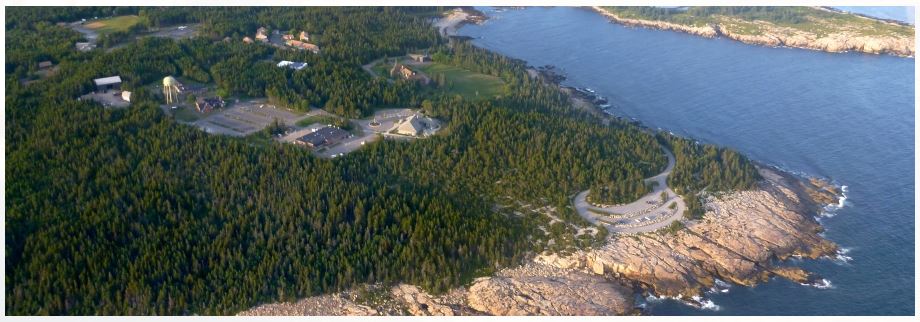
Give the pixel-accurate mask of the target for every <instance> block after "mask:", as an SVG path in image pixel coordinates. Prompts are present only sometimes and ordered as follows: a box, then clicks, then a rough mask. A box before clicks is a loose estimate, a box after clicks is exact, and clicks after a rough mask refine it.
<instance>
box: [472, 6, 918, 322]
mask: <svg viewBox="0 0 920 322" xmlns="http://www.w3.org/2000/svg"><path fill="white" fill-rule="evenodd" d="M482 9H483V11H484V12H485V13H486V14H487V15H488V16H490V19H489V20H488V21H487V22H486V23H485V24H483V25H468V26H465V27H463V28H462V29H460V34H462V35H466V36H471V37H473V38H475V39H474V40H473V42H474V43H475V44H477V45H478V46H481V47H484V48H488V49H491V50H494V51H497V52H500V53H502V54H505V55H508V56H511V57H515V58H520V59H523V60H526V61H528V63H529V64H531V65H533V66H542V65H547V64H550V65H555V66H556V67H557V68H558V69H560V70H561V71H562V72H564V73H565V74H566V76H567V77H568V79H567V80H566V81H565V83H566V84H567V85H573V86H581V87H590V88H593V89H595V90H597V92H598V93H599V94H601V95H603V96H606V97H608V98H609V99H610V100H611V102H612V104H613V107H612V108H611V113H613V114H616V115H621V116H625V117H634V118H636V119H638V120H640V121H641V122H643V123H644V124H646V125H647V126H649V127H652V128H662V129H667V130H670V131H673V132H675V133H677V134H680V135H685V136H690V137H693V138H696V139H699V140H701V141H703V142H707V143H715V144H719V145H724V146H729V147H732V148H734V149H737V150H740V151H742V152H743V153H745V154H747V155H748V156H750V157H751V158H753V159H755V160H758V161H761V162H765V163H769V164H774V165H778V166H781V167H783V168H785V169H788V170H791V171H795V172H799V173H802V174H807V175H810V176H817V177H823V178H827V179H830V180H832V181H833V182H835V183H837V184H839V185H845V186H847V196H848V198H847V200H846V202H845V203H844V206H843V207H842V208H840V209H831V211H830V212H829V214H827V215H826V216H823V217H821V219H820V220H821V222H822V223H823V224H824V226H825V228H826V229H827V231H826V233H825V235H826V237H827V238H829V239H830V240H832V241H834V242H836V243H838V244H839V245H840V246H841V247H843V248H844V249H845V252H846V254H842V255H841V256H840V258H839V259H822V260H817V261H810V260H804V261H801V262H800V263H797V264H799V265H801V266H802V267H804V268H805V269H807V270H809V271H812V272H815V273H818V274H819V275H821V276H822V277H823V278H824V279H825V280H826V283H824V284H822V285H818V286H804V285H799V284H797V283H792V282H789V281H786V280H782V279H774V280H772V281H770V282H768V283H764V284H761V285H759V286H757V287H753V288H746V287H740V286H729V287H727V288H726V287H722V288H721V289H720V290H716V291H714V292H712V293H709V294H707V295H706V297H705V298H704V299H702V300H704V301H707V303H709V304H711V305H707V307H706V308H704V309H699V308H694V307H690V306H688V305H685V304H682V303H679V302H677V301H673V300H658V299H650V300H649V301H648V303H647V305H648V309H647V312H648V313H649V314H652V315H706V314H713V315H913V314H914V279H915V276H914V247H915V241H914V220H915V215H914V189H915V187H914V95H915V93H914V82H915V80H914V59H910V58H899V57H891V56H877V55H865V54H831V53H823V52H816V51H809V50H801V49H791V48H769V47H760V46H752V45H746V44H742V43H739V42H735V41H731V40H726V39H705V38H700V37H696V36H691V35H687V34H682V33H676V32H667V31H658V30H649V29H642V28H630V27H624V26H620V25H617V24H612V23H609V22H608V21H607V20H606V19H605V18H603V17H601V16H600V15H598V14H596V13H594V12H592V11H589V10H586V9H579V8H567V7H555V8H528V9H523V10H504V9H502V10H499V11H495V10H493V9H491V8H482Z"/></svg>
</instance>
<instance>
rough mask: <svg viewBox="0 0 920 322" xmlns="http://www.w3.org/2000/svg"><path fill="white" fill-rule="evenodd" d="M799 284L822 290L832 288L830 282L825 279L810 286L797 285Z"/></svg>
mask: <svg viewBox="0 0 920 322" xmlns="http://www.w3.org/2000/svg"><path fill="white" fill-rule="evenodd" d="M799 284H801V285H803V286H811V287H814V288H818V289H822V290H826V289H830V288H834V285H833V284H831V281H829V280H827V279H826V278H822V279H821V280H820V281H815V282H814V283H811V284H805V283H799Z"/></svg>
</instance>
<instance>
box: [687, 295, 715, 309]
mask: <svg viewBox="0 0 920 322" xmlns="http://www.w3.org/2000/svg"><path fill="white" fill-rule="evenodd" d="M692 299H693V300H694V301H696V302H697V303H699V308H700V309H701V310H711V311H718V310H720V309H722V307H720V306H718V305H717V304H716V303H714V302H712V300H710V299H704V298H702V297H699V296H694V297H692Z"/></svg>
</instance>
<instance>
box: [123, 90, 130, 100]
mask: <svg viewBox="0 0 920 322" xmlns="http://www.w3.org/2000/svg"><path fill="white" fill-rule="evenodd" d="M121 99H122V100H124V101H125V102H131V92H129V91H122V92H121Z"/></svg>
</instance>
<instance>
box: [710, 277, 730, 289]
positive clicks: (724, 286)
mask: <svg viewBox="0 0 920 322" xmlns="http://www.w3.org/2000/svg"><path fill="white" fill-rule="evenodd" d="M731 287H732V285H731V284H729V283H726V282H725V281H722V280H720V279H718V278H717V279H715V284H714V285H713V286H712V287H710V288H709V291H708V292H707V293H728V290H729V289H730V288H731Z"/></svg>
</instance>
